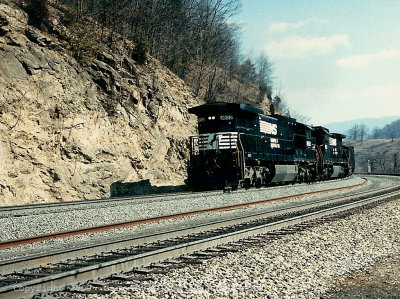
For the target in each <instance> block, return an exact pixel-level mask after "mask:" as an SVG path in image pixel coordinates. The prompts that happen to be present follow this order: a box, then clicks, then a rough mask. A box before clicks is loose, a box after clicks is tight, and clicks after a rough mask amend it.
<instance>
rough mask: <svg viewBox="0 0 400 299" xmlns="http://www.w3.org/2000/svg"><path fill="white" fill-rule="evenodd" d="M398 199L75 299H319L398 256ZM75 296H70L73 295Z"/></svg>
mask: <svg viewBox="0 0 400 299" xmlns="http://www.w3.org/2000/svg"><path fill="white" fill-rule="evenodd" d="M399 235H400V200H399V199H398V200H396V201H392V202H389V203H386V204H382V205H380V206H378V207H375V208H373V209H368V210H365V211H363V212H360V213H358V214H355V215H351V216H348V217H346V218H344V219H340V220H336V221H333V222H328V223H325V224H321V225H318V226H315V227H312V228H308V229H306V230H304V231H301V232H297V233H295V234H292V235H285V236H282V237H281V238H280V239H275V240H270V241H268V242H267V241H266V242H263V243H261V244H258V245H256V246H254V245H249V246H247V245H246V246H244V247H243V248H242V250H241V251H240V252H236V253H228V255H227V256H225V257H218V258H213V259H211V260H208V261H206V262H205V263H203V264H202V265H197V266H186V267H184V268H182V269H177V270H173V271H171V272H169V273H167V274H166V275H154V281H152V282H141V283H137V284H134V285H131V286H129V287H125V288H118V289H117V290H114V291H113V293H112V294H111V295H107V297H102V296H100V295H90V296H86V297H85V296H81V295H76V296H75V297H73V298H320V297H321V296H324V297H325V296H326V295H327V294H329V293H332V292H335V291H336V290H338V287H337V285H336V284H335V282H336V281H337V278H338V277H345V276H351V272H352V271H356V270H361V269H364V268H365V267H369V266H371V265H373V264H374V263H375V262H376V261H378V260H382V259H385V258H387V257H390V256H394V255H396V254H398V253H399V252H400V239H399V238H398V236H399ZM70 295H71V294H70Z"/></svg>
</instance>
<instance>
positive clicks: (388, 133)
mask: <svg viewBox="0 0 400 299" xmlns="http://www.w3.org/2000/svg"><path fill="white" fill-rule="evenodd" d="M347 137H348V138H349V139H351V140H359V141H361V142H362V141H363V140H365V139H382V138H387V139H391V140H392V141H393V140H394V139H395V138H400V119H398V120H396V121H394V122H392V123H390V124H388V125H386V126H385V127H383V128H381V129H380V128H378V127H375V128H373V129H372V130H369V129H368V127H367V126H366V125H365V124H355V125H354V126H352V127H351V128H350V129H349V130H348V131H347Z"/></svg>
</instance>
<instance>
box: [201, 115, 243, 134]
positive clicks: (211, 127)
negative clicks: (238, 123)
mask: <svg viewBox="0 0 400 299" xmlns="http://www.w3.org/2000/svg"><path fill="white" fill-rule="evenodd" d="M198 122H199V133H200V134H206V133H217V132H232V131H234V129H235V123H234V117H233V115H229V114H224V115H208V116H202V117H199V118H198Z"/></svg>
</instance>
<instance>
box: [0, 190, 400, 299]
mask: <svg viewBox="0 0 400 299" xmlns="http://www.w3.org/2000/svg"><path fill="white" fill-rule="evenodd" d="M399 196H400V186H395V187H390V188H386V189H380V190H375V191H368V192H360V193H358V194H354V195H351V196H347V197H337V198H335V199H330V200H320V201H315V202H313V203H303V204H297V205H296V206H291V207H290V208H285V209H277V210H274V211H269V212H266V213H259V214H254V215H247V216H243V217H238V218H232V219H229V220H225V221H219V222H214V223H207V224H204V225H201V226H195V227H187V228H184V229H180V230H174V231H169V232H164V233H162V234H153V235H148V236H144V237H140V238H131V239H125V240H119V241H115V242H111V243H106V244H101V245H94V246H86V247H82V248H75V249H68V250H64V251H62V252H61V251H60V252H53V253H50V254H42V255H40V256H35V257H28V258H23V259H18V260H13V261H7V262H1V263H0V274H1V275H2V278H1V279H0V298H10V297H9V296H32V295H33V293H28V294H27V293H26V291H27V290H32V291H33V290H35V291H36V292H43V291H44V290H49V288H50V287H51V286H52V285H53V286H57V288H56V290H60V288H61V287H63V286H65V285H68V284H74V283H78V282H84V281H87V280H89V279H97V278H99V277H108V276H110V275H111V274H113V273H117V272H121V271H123V272H128V273H129V271H133V268H134V269H136V268H138V267H142V266H148V265H150V264H152V263H158V262H161V261H164V260H166V259H171V258H176V257H179V256H181V255H187V254H191V253H194V252H197V251H199V250H206V249H208V248H210V247H215V246H221V245H223V244H227V243H232V242H237V241H239V240H242V239H244V238H248V237H252V236H257V235H259V234H265V233H268V232H271V231H275V230H279V229H283V228H285V227H290V226H294V225H301V224H302V223H304V222H307V221H312V220H314V219H320V218H321V217H328V216H330V215H334V214H337V213H341V212H344V211H349V210H351V209H355V208H359V207H363V206H365V205H369V204H374V203H378V202H380V201H386V200H392V199H398V198H399ZM122 248H123V249H122ZM100 252H102V253H101V254H100ZM84 256H86V257H85V258H84ZM72 258H77V259H76V260H72V261H69V262H68V263H60V261H64V260H66V259H72ZM48 263H52V265H50V264H48ZM45 264H47V265H46V266H45V267H41V268H37V267H38V266H43V265H45ZM26 269H29V270H26ZM13 271H14V272H13ZM1 285H3V286H1Z"/></svg>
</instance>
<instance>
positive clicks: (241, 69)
mask: <svg viewBox="0 0 400 299" xmlns="http://www.w3.org/2000/svg"><path fill="white" fill-rule="evenodd" d="M46 2H47V5H48V6H49V5H51V6H53V7H57V8H58V9H59V10H62V11H63V12H64V18H63V19H62V21H64V22H65V24H66V25H68V28H69V30H70V32H71V35H70V36H69V37H68V40H69V42H70V44H71V45H72V46H70V49H72V50H74V53H75V55H74V56H75V57H76V58H77V59H78V60H80V61H83V62H84V63H87V62H88V61H89V60H90V57H95V56H96V51H94V50H95V49H94V48H93V45H98V47H99V48H102V47H104V46H106V47H107V48H109V49H112V50H113V51H114V52H116V53H118V50H119V49H118V47H119V46H118V45H120V44H121V40H130V41H132V42H133V43H134V44H135V48H134V50H133V51H132V53H131V57H132V58H134V59H135V60H136V61H137V62H138V63H146V59H147V55H151V56H152V57H154V58H156V59H158V60H160V61H161V63H163V64H164V65H166V66H167V67H168V68H170V69H171V70H172V71H173V72H174V73H176V74H177V75H178V76H179V77H180V78H182V79H183V80H184V81H185V82H186V83H187V84H188V85H189V86H191V87H192V89H193V91H194V94H195V95H196V96H199V97H200V98H201V99H204V100H205V101H207V102H213V101H221V100H222V101H229V102H241V103H243V102H244V103H248V104H252V105H254V106H258V107H261V108H263V109H264V110H266V112H268V111H269V110H270V109H271V110H275V112H281V111H282V109H281V108H282V107H283V106H282V105H281V107H277V106H276V105H275V103H278V104H281V100H280V99H275V101H272V97H271V94H272V79H273V68H272V63H271V62H270V61H269V59H268V57H267V56H265V55H262V54H261V55H259V56H258V57H257V58H256V59H253V60H252V59H251V58H246V57H243V56H242V55H241V53H240V43H239V29H240V28H239V26H238V25H237V24H235V23H234V22H232V21H231V20H232V16H233V15H235V13H237V12H238V10H239V8H240V0H97V1H95V0H24V1H23V3H24V7H25V8H26V11H27V12H28V14H29V15H30V17H31V18H32V19H34V20H35V23H36V24H38V23H46V19H47V11H46V9H44V8H43V3H46ZM35 5H39V6H40V7H41V9H40V10H41V11H42V12H43V13H44V15H43V16H42V15H37V11H32V9H27V8H30V7H35ZM74 37H75V38H74ZM271 105H272V107H271Z"/></svg>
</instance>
